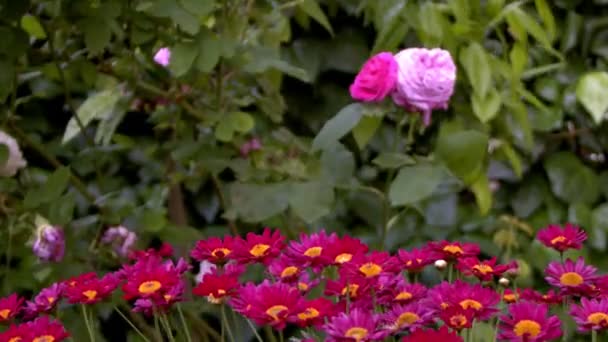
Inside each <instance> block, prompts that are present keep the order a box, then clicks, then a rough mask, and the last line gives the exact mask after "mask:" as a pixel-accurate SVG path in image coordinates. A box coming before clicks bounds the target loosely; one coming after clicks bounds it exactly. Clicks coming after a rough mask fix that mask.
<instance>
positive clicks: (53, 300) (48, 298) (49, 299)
mask: <svg viewBox="0 0 608 342" xmlns="http://www.w3.org/2000/svg"><path fill="white" fill-rule="evenodd" d="M55 299H56V298H55V297H46V300H47V301H48V302H49V304H53V303H55Z"/></svg>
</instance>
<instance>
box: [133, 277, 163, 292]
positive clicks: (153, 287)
mask: <svg viewBox="0 0 608 342" xmlns="http://www.w3.org/2000/svg"><path fill="white" fill-rule="evenodd" d="M161 287H162V284H161V283H160V282H159V281H156V280H149V281H144V282H143V283H141V284H140V285H139V288H138V290H139V293H143V294H152V293H154V292H156V291H158V290H159V289H160V288H161Z"/></svg>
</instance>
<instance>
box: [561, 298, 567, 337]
mask: <svg viewBox="0 0 608 342" xmlns="http://www.w3.org/2000/svg"><path fill="white" fill-rule="evenodd" d="M562 309H563V310H564V314H566V315H567V314H568V296H564V300H563V302H562ZM563 327H564V328H563V335H562V341H564V342H566V341H567V340H568V329H567V327H568V326H567V324H563Z"/></svg>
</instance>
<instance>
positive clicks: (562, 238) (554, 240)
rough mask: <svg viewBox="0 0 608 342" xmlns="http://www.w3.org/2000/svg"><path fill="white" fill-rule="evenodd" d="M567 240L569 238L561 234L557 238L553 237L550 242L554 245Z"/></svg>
mask: <svg viewBox="0 0 608 342" xmlns="http://www.w3.org/2000/svg"><path fill="white" fill-rule="evenodd" d="M566 240H567V239H566V237H565V236H563V235H560V236H558V237H555V238H553V239H551V241H550V242H551V244H552V245H555V244H558V243H564V242H566Z"/></svg>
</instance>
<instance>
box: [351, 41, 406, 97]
mask: <svg viewBox="0 0 608 342" xmlns="http://www.w3.org/2000/svg"><path fill="white" fill-rule="evenodd" d="M396 82H397V62H396V61H395V58H394V57H393V54H392V53H390V52H381V53H379V54H377V55H375V56H373V57H372V58H370V59H369V60H367V62H365V64H364V65H363V68H361V71H359V74H358V75H357V77H356V78H355V81H354V82H353V84H351V86H350V95H351V96H352V98H353V99H355V100H359V101H363V102H378V101H382V100H383V99H384V98H385V97H386V96H387V95H388V94H390V93H391V92H392V91H393V89H394V88H395V83H396Z"/></svg>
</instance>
